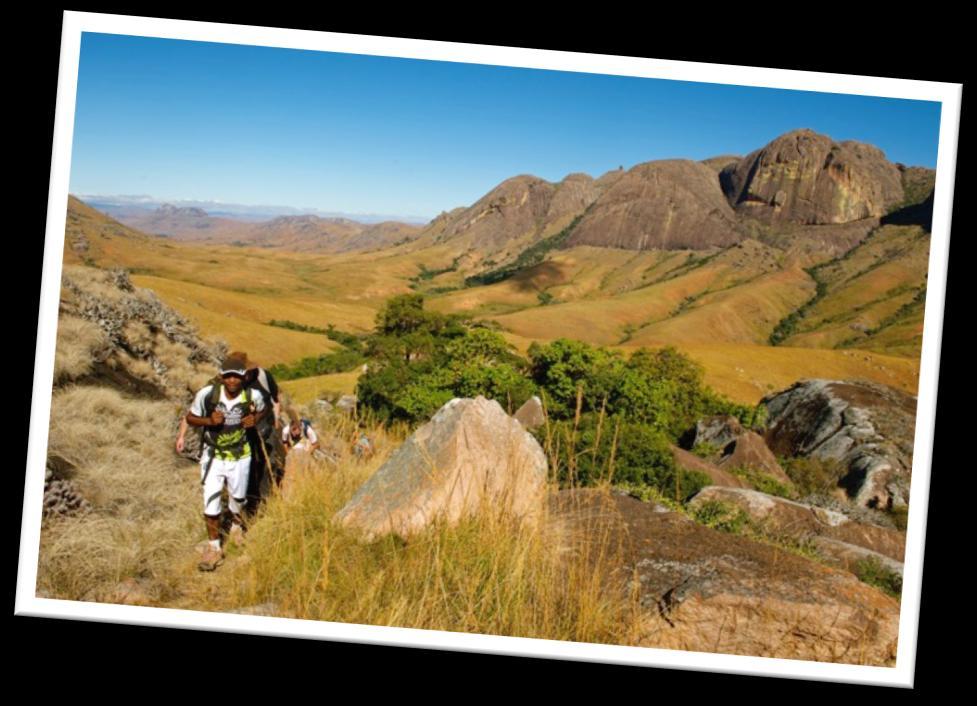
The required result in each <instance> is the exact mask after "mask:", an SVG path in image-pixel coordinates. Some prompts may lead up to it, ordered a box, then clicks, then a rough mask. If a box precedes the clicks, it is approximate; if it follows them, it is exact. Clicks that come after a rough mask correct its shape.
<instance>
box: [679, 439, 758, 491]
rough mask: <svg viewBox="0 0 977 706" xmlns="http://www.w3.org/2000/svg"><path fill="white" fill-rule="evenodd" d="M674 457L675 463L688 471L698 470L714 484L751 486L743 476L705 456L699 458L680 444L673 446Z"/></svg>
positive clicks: (730, 486)
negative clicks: (708, 459)
mask: <svg viewBox="0 0 977 706" xmlns="http://www.w3.org/2000/svg"><path fill="white" fill-rule="evenodd" d="M672 458H674V459H675V465H676V466H678V467H679V468H682V469H684V470H687V471H696V472H698V473H703V474H705V475H706V476H708V477H709V480H710V481H711V482H712V485H721V486H725V487H728V488H749V487H750V484H749V483H747V482H746V481H745V480H743V479H742V478H739V477H737V476H734V475H733V474H732V473H729V472H727V471H724V470H723V469H722V468H720V467H719V466H717V465H715V464H713V463H709V461H707V460H705V459H704V458H699V457H698V456H696V455H695V454H693V453H689V452H688V451H686V450H685V449H680V448H679V447H678V446H673V447H672Z"/></svg>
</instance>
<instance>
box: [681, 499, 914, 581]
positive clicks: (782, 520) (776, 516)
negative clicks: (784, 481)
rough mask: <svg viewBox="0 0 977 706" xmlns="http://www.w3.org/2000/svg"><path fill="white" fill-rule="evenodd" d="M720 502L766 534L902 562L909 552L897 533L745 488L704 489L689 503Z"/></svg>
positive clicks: (902, 538)
mask: <svg viewBox="0 0 977 706" xmlns="http://www.w3.org/2000/svg"><path fill="white" fill-rule="evenodd" d="M709 501H717V502H722V503H728V504H730V505H734V506H736V507H738V508H740V509H741V510H743V511H744V512H745V513H746V514H747V515H749V517H750V519H751V520H752V521H753V522H755V523H756V524H757V525H758V526H759V527H761V528H762V529H763V530H764V531H768V532H771V533H773V534H784V535H787V536H789V537H794V538H796V539H805V540H806V539H811V538H814V537H827V538H828V539H834V540H837V541H840V542H845V543H847V544H854V545H856V546H859V547H864V548H865V549H869V550H871V551H873V552H877V553H879V554H883V555H884V556H887V557H889V558H890V559H894V560H895V561H898V562H901V561H902V560H903V557H904V556H905V553H906V535H905V534H903V533H902V532H899V531H898V530H894V529H888V528H886V527H877V526H875V525H867V524H862V523H859V522H854V521H853V520H851V519H849V518H848V516H847V515H844V514H842V513H840V512H835V511H834V510H828V509H825V508H822V507H816V506H814V505H804V504H803V503H798V502H794V501H792V500H787V499H785V498H778V497H775V496H773V495H767V494H765V493H761V492H759V491H756V490H744V489H742V488H720V487H717V486H709V487H707V488H703V489H702V490H700V491H699V492H698V493H696V496H695V497H694V498H692V500H691V501H690V505H691V506H692V507H698V506H701V505H702V504H703V503H705V502H709Z"/></svg>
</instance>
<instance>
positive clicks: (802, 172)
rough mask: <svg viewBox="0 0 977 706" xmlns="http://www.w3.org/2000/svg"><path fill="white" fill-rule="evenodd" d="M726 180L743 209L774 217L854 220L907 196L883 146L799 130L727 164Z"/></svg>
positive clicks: (874, 214)
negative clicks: (836, 140)
mask: <svg viewBox="0 0 977 706" xmlns="http://www.w3.org/2000/svg"><path fill="white" fill-rule="evenodd" d="M720 182H721V184H722V188H723V191H724V192H725V193H726V197H727V198H728V199H729V203H730V205H731V206H733V208H735V209H736V211H737V212H738V213H740V214H744V215H748V216H751V217H754V218H757V219H759V220H763V221H768V222H776V223H782V222H789V223H804V224H812V225H815V224H816V225H822V224H832V223H849V222H852V221H858V220H862V219H866V218H876V217H879V216H882V215H884V214H885V213H886V212H887V211H888V210H889V209H890V208H891V207H893V206H895V205H897V204H899V203H900V202H901V201H902V200H903V193H904V192H903V187H902V174H901V172H900V171H899V168H898V167H897V166H896V165H895V164H893V163H891V162H889V161H888V160H887V159H886V157H885V154H883V152H882V150H880V149H879V148H877V147H873V146H872V145H867V144H863V143H860V142H853V141H846V142H835V141H833V140H832V139H831V138H830V137H827V136H826V135H819V134H818V133H816V132H814V131H813V130H807V129H803V130H794V131H792V132H788V133H786V134H784V135H781V136H780V137H778V138H777V139H775V140H774V141H773V142H771V143H770V144H768V145H767V146H766V147H763V148H761V149H759V150H757V151H755V152H752V153H751V154H749V155H747V156H746V157H744V158H743V159H741V160H740V161H738V162H736V163H733V164H730V165H728V166H726V167H725V168H724V169H723V170H722V172H721V173H720Z"/></svg>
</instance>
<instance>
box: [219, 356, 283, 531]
mask: <svg viewBox="0 0 977 706" xmlns="http://www.w3.org/2000/svg"><path fill="white" fill-rule="evenodd" d="M230 355H231V356H235V357H238V358H241V359H243V360H244V361H245V363H246V365H247V373H246V374H245V376H244V386H245V387H247V388H249V389H251V390H257V391H259V392H260V393H261V395H262V397H263V398H264V399H265V400H269V401H270V403H271V413H270V414H266V415H264V416H263V417H262V418H261V419H260V420H259V421H258V423H257V424H256V425H255V426H254V428H253V429H251V430H250V431H249V432H248V441H249V443H250V444H251V451H252V453H251V473H250V475H249V476H248V505H247V510H248V514H249V515H252V516H253V515H254V513H255V512H257V510H258V507H259V506H260V505H261V501H262V500H263V499H264V498H266V497H267V496H268V494H269V493H270V492H271V484H272V482H274V483H275V485H280V484H281V482H282V476H283V475H284V474H285V450H284V448H282V442H281V437H280V436H279V433H278V432H279V430H280V429H281V411H282V407H281V402H280V400H279V391H278V383H277V382H276V381H275V378H274V377H273V376H272V374H271V373H270V372H268V371H267V370H265V369H264V368H262V367H259V366H258V365H257V364H256V363H255V362H254V361H252V360H250V359H249V358H248V356H247V354H246V353H242V352H234V353H231V354H230Z"/></svg>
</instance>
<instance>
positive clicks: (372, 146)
mask: <svg viewBox="0 0 977 706" xmlns="http://www.w3.org/2000/svg"><path fill="white" fill-rule="evenodd" d="M939 119H940V108H939V104H938V103H928V102H923V101H910V100H897V99H887V98H868V97H862V96H848V95H840V94H823V93H814V92H804V91H786V90H774V89H759V88H750V87H739V86H723V85H715V84H704V83H691V82H679V81H666V80H657V79H644V78H633V77H619V76H603V75H591V74H575V73H570V72H558V71H540V70H535V69H519V68H510V67H496V66H477V65H470V64H452V63H448V62H434V61H421V60H408V59H396V58H384V57H368V56H356V55H349V54H336V53H326V52H312V51H299V50H289V49H275V48H267V47H250V46H240V45H225V44H216V43H204V42H189V41H178V40H165V39H153V38H143V37H127V36H115V35H102V34H90V33H86V34H85V35H83V39H82V50H81V61H80V67H79V76H78V94H77V103H76V110H75V131H74V146H73V154H72V167H71V185H70V190H71V192H72V193H75V194H89V195H93V194H99V195H118V194H147V195H151V196H154V197H157V198H159V199H163V200H202V201H209V200H214V201H222V202H228V203H242V204H255V205H258V204H267V205H283V206H294V207H298V208H316V209H319V210H323V211H342V212H346V213H352V214H355V213H382V214H392V215H400V216H421V217H433V216H435V215H437V214H438V213H440V212H441V211H444V210H450V209H451V208H454V207H456V206H467V205H469V204H471V203H473V202H474V201H476V200H477V199H478V198H480V197H481V196H482V195H484V194H485V193H486V192H487V191H489V190H490V189H491V188H492V187H493V186H495V185H496V184H498V183H499V182H500V181H502V180H504V179H507V178H508V177H511V176H515V175H517V174H534V175H536V176H539V177H542V178H544V179H548V180H550V181H559V180H560V179H562V178H563V177H564V176H566V175H567V174H570V173H573V172H585V173H588V174H590V175H591V176H594V177H597V176H600V175H601V174H603V173H604V172H606V171H608V170H610V169H616V168H617V167H618V166H624V167H625V168H629V167H632V166H634V165H635V164H638V163H641V162H647V161H649V160H653V159H665V158H673V157H684V158H689V159H705V158H707V157H712V156H716V155H720V154H747V153H748V152H751V151H753V150H754V149H757V148H759V147H762V146H763V145H764V144H766V143H767V142H769V141H770V140H772V139H773V138H775V137H777V136H778V135H780V134H782V133H784V132H787V131H789V130H793V129H796V128H801V127H808V128H812V129H814V130H816V131H817V132H821V133H824V134H827V135H830V136H831V137H833V138H834V139H835V140H848V139H852V140H859V141H863V142H868V143H871V144H874V145H876V146H878V147H880V148H881V149H882V150H883V151H884V152H885V153H886V155H887V156H888V158H889V159H890V160H892V161H895V162H903V163H905V164H909V165H918V166H926V167H935V165H936V151H937V139H938V131H939Z"/></svg>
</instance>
